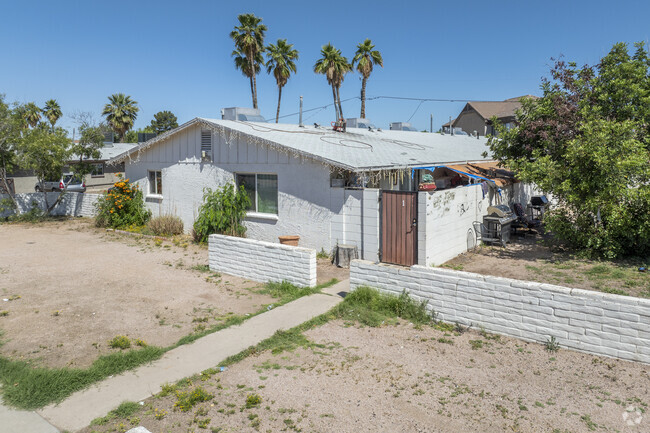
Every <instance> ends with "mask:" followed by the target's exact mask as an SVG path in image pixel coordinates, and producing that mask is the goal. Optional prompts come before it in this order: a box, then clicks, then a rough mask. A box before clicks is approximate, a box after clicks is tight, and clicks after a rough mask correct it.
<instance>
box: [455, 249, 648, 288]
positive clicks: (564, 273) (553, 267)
mask: <svg viewBox="0 0 650 433" xmlns="http://www.w3.org/2000/svg"><path fill="white" fill-rule="evenodd" d="M547 243H548V241H547V240H544V239H542V238H541V237H540V236H536V237H526V238H521V237H514V238H513V242H512V243H510V244H508V246H507V247H506V248H501V247H494V246H483V247H479V248H477V249H476V250H474V251H470V252H467V253H465V254H461V255H460V256H458V257H456V258H454V259H452V260H450V261H448V262H447V263H445V264H443V266H444V267H448V268H451V269H456V270H462V271H467V272H476V273H479V274H484V275H493V276H498V277H507V278H514V279H518V280H528V281H538V282H542V283H549V284H556V285H559V286H565V287H571V288H579V289H586V290H597V291H601V292H605V293H614V294H619V295H630V296H640V297H646V298H647V297H650V271H646V272H639V270H638V269H639V267H641V266H645V267H646V268H647V267H648V265H650V257H648V258H646V259H645V261H644V260H642V259H638V260H630V261H618V262H612V261H593V260H585V259H579V258H576V257H575V255H572V254H570V253H568V252H564V251H562V250H559V249H557V248H552V247H549V246H547Z"/></svg>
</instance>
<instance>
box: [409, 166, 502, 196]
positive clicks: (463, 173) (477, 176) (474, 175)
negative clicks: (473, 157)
mask: <svg viewBox="0 0 650 433" xmlns="http://www.w3.org/2000/svg"><path fill="white" fill-rule="evenodd" d="M436 168H446V169H447V170H451V171H454V172H456V173H458V174H462V175H463V176H467V177H469V178H470V179H481V180H484V181H486V182H487V183H488V185H490V186H491V187H492V188H494V189H496V190H497V191H499V192H500V191H501V188H499V187H497V184H496V183H494V181H493V180H492V179H488V178H487V177H483V176H479V175H476V174H472V173H465V172H464V171H460V170H454V169H453V168H449V167H447V166H446V165H434V166H431V167H414V168H413V169H412V170H411V178H414V177H415V170H430V171H434V170H435V169H436ZM465 186H467V185H465Z"/></svg>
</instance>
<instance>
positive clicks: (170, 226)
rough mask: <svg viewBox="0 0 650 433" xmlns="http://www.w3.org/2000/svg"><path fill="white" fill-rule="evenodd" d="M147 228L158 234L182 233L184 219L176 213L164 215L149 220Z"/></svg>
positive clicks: (173, 234) (172, 234)
mask: <svg viewBox="0 0 650 433" xmlns="http://www.w3.org/2000/svg"><path fill="white" fill-rule="evenodd" d="M147 228H148V229H149V230H151V232H152V233H153V234H154V235H156V236H175V235H182V234H183V220H182V219H180V218H179V217H177V216H176V215H162V216H159V217H155V218H152V219H151V220H149V222H148V223H147Z"/></svg>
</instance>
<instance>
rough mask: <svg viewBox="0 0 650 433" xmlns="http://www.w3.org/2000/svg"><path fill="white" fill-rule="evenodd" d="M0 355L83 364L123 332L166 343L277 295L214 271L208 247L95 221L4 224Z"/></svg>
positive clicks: (0, 227)
mask: <svg viewBox="0 0 650 433" xmlns="http://www.w3.org/2000/svg"><path fill="white" fill-rule="evenodd" d="M0 245H1V248H0V330H1V332H3V335H2V337H1V339H2V340H3V341H4V344H3V345H2V346H0V354H2V355H3V356H7V357H10V358H12V359H32V360H35V361H36V364H37V365H43V366H49V367H62V366H75V367H83V366H87V365H89V364H91V363H92V361H94V360H95V359H97V357H98V356H99V355H101V354H106V353H109V352H111V351H114V350H117V349H111V348H110V347H109V345H108V341H109V340H110V339H112V338H113V337H115V336H117V335H126V336H128V337H129V338H131V339H141V340H143V341H144V342H146V343H147V344H151V345H157V346H163V347H164V346H169V345H171V344H173V343H175V342H177V341H178V340H179V339H180V338H181V337H183V336H185V335H188V334H191V333H192V332H193V331H195V330H201V329H203V328H204V327H209V326H211V325H214V324H216V323H218V322H219V321H221V320H224V318H226V317H227V316H228V315H231V314H238V315H243V314H249V313H253V312H255V311H257V310H258V309H260V308H261V306H262V305H263V304H267V303H271V302H273V299H272V298H270V297H268V296H266V295H260V294H257V293H254V290H256V289H258V288H261V287H262V285H261V284H258V283H254V282H250V281H247V280H244V279H241V278H237V277H232V276H226V275H223V276H222V275H218V274H213V273H211V272H209V271H208V270H207V263H208V252H207V248H205V247H199V246H196V245H193V244H191V243H187V242H186V241H182V240H180V241H175V242H168V241H165V242H161V241H156V240H154V239H152V238H138V237H134V236H129V235H119V234H117V233H110V232H106V231H105V230H103V229H97V228H95V227H94V226H93V225H92V222H91V221H88V220H81V219H76V220H67V221H58V222H47V223H39V224H1V225H0Z"/></svg>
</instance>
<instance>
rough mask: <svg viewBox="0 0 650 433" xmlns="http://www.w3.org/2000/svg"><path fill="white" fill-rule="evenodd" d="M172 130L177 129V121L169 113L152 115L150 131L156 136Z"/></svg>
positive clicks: (160, 112)
mask: <svg viewBox="0 0 650 433" xmlns="http://www.w3.org/2000/svg"><path fill="white" fill-rule="evenodd" d="M174 128H178V119H177V118H176V116H175V115H174V113H172V112H171V111H159V112H157V113H156V114H154V115H153V120H152V121H151V129H153V131H154V132H155V133H156V134H162V133H163V132H167V131H171V130H172V129H174Z"/></svg>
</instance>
